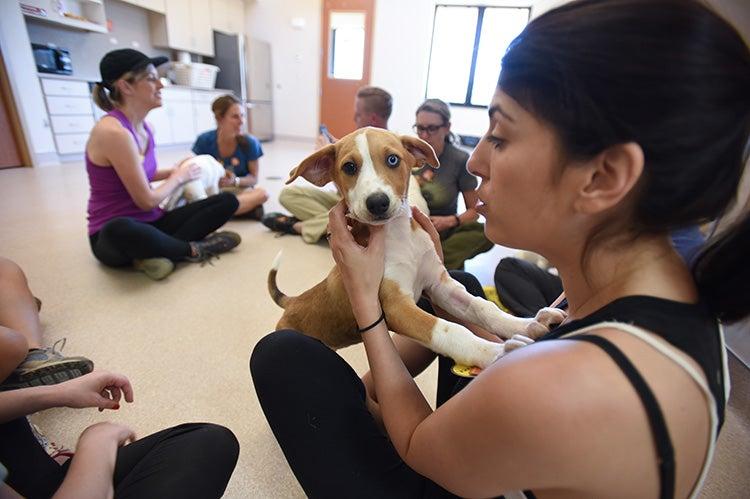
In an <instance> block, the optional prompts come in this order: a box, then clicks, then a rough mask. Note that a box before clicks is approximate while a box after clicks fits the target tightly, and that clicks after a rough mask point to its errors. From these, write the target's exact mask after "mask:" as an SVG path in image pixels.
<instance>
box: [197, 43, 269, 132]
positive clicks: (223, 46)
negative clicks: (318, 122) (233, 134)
mask: <svg viewBox="0 0 750 499" xmlns="http://www.w3.org/2000/svg"><path fill="white" fill-rule="evenodd" d="M214 53H215V54H216V55H215V57H213V58H210V59H209V58H206V62H207V63H209V64H214V65H216V66H218V67H219V69H220V71H219V73H218V74H217V76H216V88H223V89H227V90H231V91H232V92H233V93H234V94H235V95H236V96H237V97H239V99H240V100H242V102H243V103H245V106H246V109H247V126H248V131H249V132H250V133H251V134H252V135H254V136H256V137H258V139H260V140H262V141H268V140H273V98H272V97H273V85H272V79H271V45H270V44H268V43H266V42H263V41H260V40H254V39H249V40H247V43H246V41H245V37H244V35H227V34H224V33H219V32H218V31H214Z"/></svg>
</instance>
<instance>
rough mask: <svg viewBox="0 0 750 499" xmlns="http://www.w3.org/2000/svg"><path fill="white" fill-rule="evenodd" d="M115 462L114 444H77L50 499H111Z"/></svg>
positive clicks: (84, 442) (82, 441) (94, 442)
mask: <svg viewBox="0 0 750 499" xmlns="http://www.w3.org/2000/svg"><path fill="white" fill-rule="evenodd" d="M116 459H117V445H116V443H115V442H107V443H102V442H101V441H96V440H95V441H91V442H87V441H85V440H81V441H79V442H78V446H76V452H75V455H74V456H73V460H72V461H71V463H70V468H69V469H68V473H67V474H66V475H65V480H63V483H62V485H60V488H58V489H57V492H55V495H54V496H52V497H53V498H54V499H67V498H71V499H87V498H91V499H100V498H111V497H114V487H113V485H112V475H113V473H114V469H115V460H116Z"/></svg>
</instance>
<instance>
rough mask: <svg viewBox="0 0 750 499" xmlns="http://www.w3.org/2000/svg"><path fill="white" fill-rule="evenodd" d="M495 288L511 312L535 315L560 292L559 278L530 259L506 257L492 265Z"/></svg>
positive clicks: (522, 315) (523, 315)
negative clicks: (529, 260) (494, 265)
mask: <svg viewBox="0 0 750 499" xmlns="http://www.w3.org/2000/svg"><path fill="white" fill-rule="evenodd" d="M495 288H496V289H497V295H498V296H499V297H500V301H501V302H503V305H505V306H506V307H508V310H510V312H511V313H512V314H513V315H517V316H519V317H534V316H535V315H536V313H537V312H538V311H539V309H541V308H544V307H549V305H550V304H551V303H552V302H553V301H555V299H556V298H557V297H558V296H560V294H561V293H562V292H563V287H562V281H561V280H560V278H559V277H558V276H556V275H554V274H550V273H549V272H547V271H546V270H544V269H541V268H539V267H538V266H536V265H535V264H533V263H531V262H527V261H526V260H521V259H520V258H514V257H507V258H503V259H502V260H500V263H498V264H497V268H495Z"/></svg>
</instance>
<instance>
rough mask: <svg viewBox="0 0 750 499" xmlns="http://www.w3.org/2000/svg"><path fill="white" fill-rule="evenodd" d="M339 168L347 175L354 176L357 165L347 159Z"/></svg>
mask: <svg viewBox="0 0 750 499" xmlns="http://www.w3.org/2000/svg"><path fill="white" fill-rule="evenodd" d="M341 170H342V171H343V172H344V173H346V174H347V175H352V176H354V175H356V174H357V165H355V164H354V163H352V162H351V161H347V162H346V163H344V166H342V167H341Z"/></svg>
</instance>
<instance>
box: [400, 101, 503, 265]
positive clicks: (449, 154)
mask: <svg viewBox="0 0 750 499" xmlns="http://www.w3.org/2000/svg"><path fill="white" fill-rule="evenodd" d="M414 131H415V132H416V133H417V135H418V136H419V138H420V139H422V140H424V141H425V142H427V143H428V144H430V145H431V146H432V148H433V149H434V150H435V155H436V156H437V157H438V160H440V167H439V168H432V167H431V166H430V165H425V166H424V167H422V169H421V170H420V171H418V172H416V176H417V181H418V182H419V185H420V190H421V191H422V196H423V197H424V199H425V201H427V206H429V208H430V220H431V221H432V224H433V225H434V226H435V229H437V231H438V233H439V234H440V244H441V245H442V247H443V256H444V257H445V268H447V269H448V270H456V269H462V268H463V267H464V262H465V261H466V260H469V259H471V258H474V257H475V256H477V255H478V254H480V253H484V252H485V251H489V250H491V249H492V246H494V245H493V243H492V241H490V240H489V239H487V238H486V237H485V235H484V226H483V225H482V224H481V223H479V222H477V218H478V215H477V212H476V210H475V209H474V208H475V207H476V205H477V203H478V202H479V198H477V185H478V183H479V182H477V177H475V176H474V175H472V174H471V173H469V171H468V170H466V162H467V161H468V160H469V155H468V153H466V152H465V151H462V150H461V149H459V148H458V147H456V146H454V145H453V141H454V135H453V133H452V132H451V110H450V107H449V106H448V104H446V103H445V102H443V101H441V100H440V99H427V100H426V101H424V102H423V103H422V105H420V106H419V107H418V108H417V112H416V121H415V123H414ZM459 193H460V194H461V195H462V196H463V198H464V204H465V205H466V211H464V212H463V213H461V214H459V213H458V194H459Z"/></svg>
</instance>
